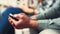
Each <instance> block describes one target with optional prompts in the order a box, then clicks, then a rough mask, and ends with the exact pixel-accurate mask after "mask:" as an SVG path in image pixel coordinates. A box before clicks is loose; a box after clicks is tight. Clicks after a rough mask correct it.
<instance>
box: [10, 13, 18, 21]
mask: <svg viewBox="0 0 60 34" xmlns="http://www.w3.org/2000/svg"><path fill="white" fill-rule="evenodd" d="M9 16H10V17H11V18H13V19H14V20H16V21H18V19H17V18H15V17H13V14H11V13H10V14H9Z"/></svg>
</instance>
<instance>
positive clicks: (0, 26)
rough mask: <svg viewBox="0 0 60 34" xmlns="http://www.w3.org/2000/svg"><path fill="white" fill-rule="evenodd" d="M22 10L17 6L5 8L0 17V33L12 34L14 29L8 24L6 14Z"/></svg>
mask: <svg viewBox="0 0 60 34" xmlns="http://www.w3.org/2000/svg"><path fill="white" fill-rule="evenodd" d="M21 12H22V10H21V9H19V8H13V7H11V8H7V9H6V10H5V11H4V13H3V14H2V18H1V20H0V34H14V29H13V27H12V26H11V25H10V23H9V21H8V15H9V14H10V13H12V14H16V13H21Z"/></svg>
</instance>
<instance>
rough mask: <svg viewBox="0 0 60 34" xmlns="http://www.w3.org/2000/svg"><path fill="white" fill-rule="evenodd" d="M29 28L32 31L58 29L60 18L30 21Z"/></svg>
mask: <svg viewBox="0 0 60 34" xmlns="http://www.w3.org/2000/svg"><path fill="white" fill-rule="evenodd" d="M30 27H31V28H34V29H38V30H40V29H60V18H55V19H45V20H31V22H30Z"/></svg>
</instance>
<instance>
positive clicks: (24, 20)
mask: <svg viewBox="0 0 60 34" xmlns="http://www.w3.org/2000/svg"><path fill="white" fill-rule="evenodd" d="M13 17H15V18H17V19H18V21H16V20H14V19H13V18H11V17H9V18H8V20H9V22H10V23H11V25H12V26H13V27H15V28H17V29H21V28H27V27H29V20H30V18H29V17H28V16H27V15H25V14H24V13H21V14H15V15H14V16H13Z"/></svg>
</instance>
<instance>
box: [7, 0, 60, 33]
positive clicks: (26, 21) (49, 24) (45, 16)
mask: <svg viewBox="0 0 60 34" xmlns="http://www.w3.org/2000/svg"><path fill="white" fill-rule="evenodd" d="M44 6H45V5H44ZM47 7H49V6H47ZM42 9H43V10H45V9H44V8H42ZM25 10H26V9H25ZM13 17H15V18H16V19H18V21H16V20H14V19H13V18H11V17H9V18H8V20H9V22H10V23H11V25H12V26H13V27H14V28H17V29H21V28H33V29H38V30H39V31H41V32H40V33H39V34H49V33H50V34H59V33H60V21H59V20H60V0H55V1H54V3H53V4H52V5H51V6H50V8H49V9H47V10H46V12H44V13H40V14H37V15H35V16H34V17H32V18H30V17H28V16H27V15H26V14H24V13H20V14H15V15H13ZM18 17H19V18H18ZM33 18H34V19H33Z"/></svg>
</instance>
